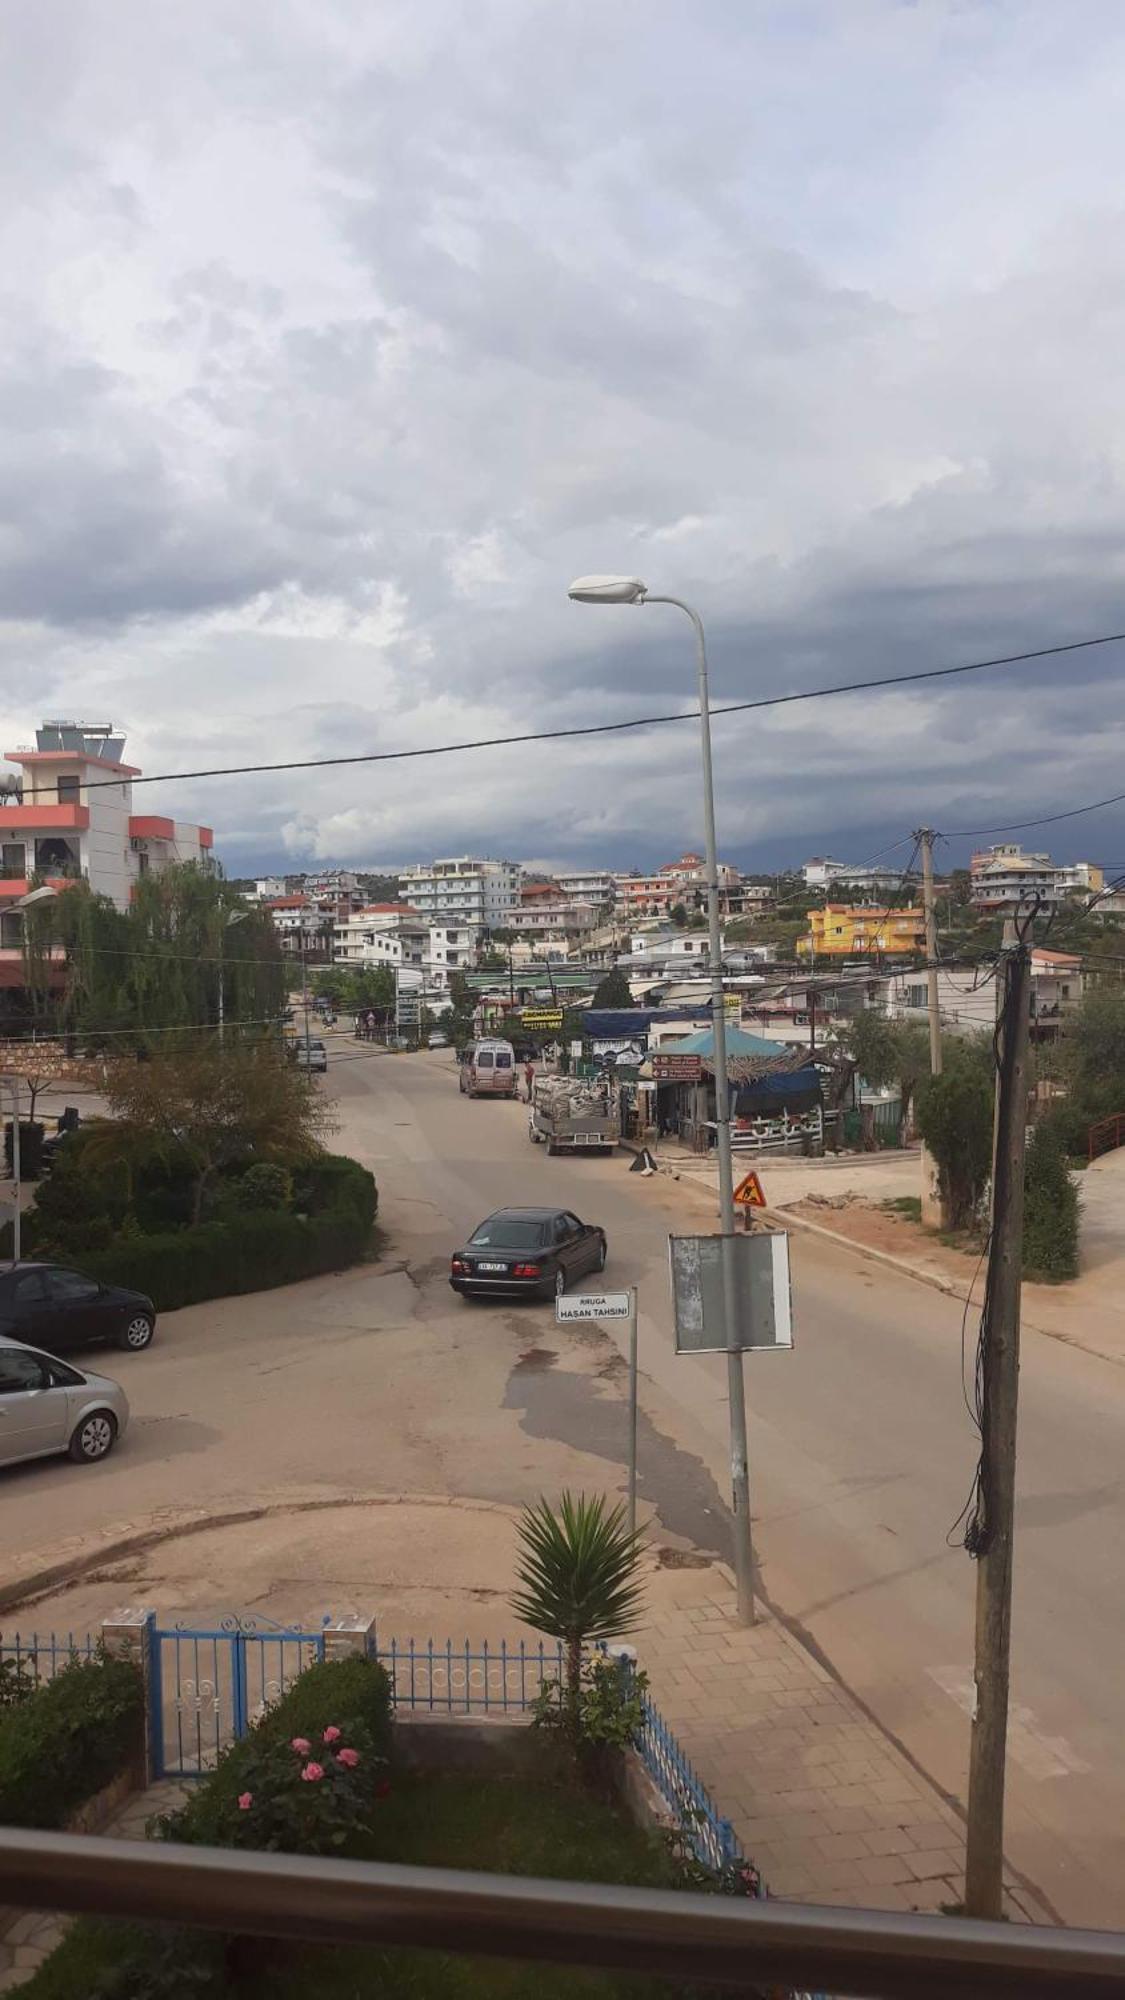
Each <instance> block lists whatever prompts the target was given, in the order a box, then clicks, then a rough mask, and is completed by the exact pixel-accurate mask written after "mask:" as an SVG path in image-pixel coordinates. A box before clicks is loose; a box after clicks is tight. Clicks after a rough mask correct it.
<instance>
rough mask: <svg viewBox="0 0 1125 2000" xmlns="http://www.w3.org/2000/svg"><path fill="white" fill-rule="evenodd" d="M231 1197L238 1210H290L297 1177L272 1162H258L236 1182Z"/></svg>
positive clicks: (229, 1194) (286, 1168) (230, 1193)
mask: <svg viewBox="0 0 1125 2000" xmlns="http://www.w3.org/2000/svg"><path fill="white" fill-rule="evenodd" d="M228 1198H229V1200H230V1203H231V1206H232V1207H234V1208H236V1209H249V1210H254V1209H274V1210H277V1209H287V1208H290V1207H291V1206H292V1202H293V1176H292V1174H291V1173H290V1171H289V1169H288V1167H279V1166H275V1165H274V1163H273V1161H271V1160H256V1161H255V1162H254V1165H253V1166H252V1167H247V1169H246V1172H245V1173H244V1174H240V1176H239V1178H238V1179H237V1180H236V1181H232V1182H231V1184H230V1188H229V1193H228Z"/></svg>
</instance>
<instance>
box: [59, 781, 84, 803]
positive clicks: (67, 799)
mask: <svg viewBox="0 0 1125 2000" xmlns="http://www.w3.org/2000/svg"><path fill="white" fill-rule="evenodd" d="M81 792H82V780H81V778H73V777H71V778H60V779H59V781H58V799H59V804H60V806H76V805H77V804H78V801H79V798H80V796H81Z"/></svg>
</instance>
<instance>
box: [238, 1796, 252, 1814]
mask: <svg viewBox="0 0 1125 2000" xmlns="http://www.w3.org/2000/svg"><path fill="white" fill-rule="evenodd" d="M253 1803H254V1794H253V1792H239V1794H238V1810H239V1812H249V1810H250V1808H251V1806H252V1805H253Z"/></svg>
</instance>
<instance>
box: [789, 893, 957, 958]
mask: <svg viewBox="0 0 1125 2000" xmlns="http://www.w3.org/2000/svg"><path fill="white" fill-rule="evenodd" d="M808 922H809V935H808V937H807V938H798V939H797V951H798V954H799V955H800V956H802V957H816V958H889V957H893V956H895V955H901V956H903V957H905V956H906V955H907V954H908V953H911V952H920V951H924V949H925V942H926V925H925V918H924V917H923V914H922V911H921V910H920V909H914V908H912V909H908V910H888V909H886V908H880V906H879V905H878V904H877V903H859V904H854V903H825V905H824V907H823V908H822V909H819V910H810V911H809V918H808Z"/></svg>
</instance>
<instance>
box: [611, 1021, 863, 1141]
mask: <svg viewBox="0 0 1125 2000" xmlns="http://www.w3.org/2000/svg"><path fill="white" fill-rule="evenodd" d="M726 1041H727V1077H728V1080H729V1082H730V1086H731V1092H732V1107H731V1114H732V1118H731V1143H732V1144H733V1145H734V1146H735V1147H738V1148H740V1149H742V1150H743V1151H750V1152H775V1151H782V1152H793V1151H813V1150H816V1151H819V1150H820V1148H821V1146H822V1145H823V1142H824V1116H823V1093H822V1090H821V1080H820V1074H819V1072H818V1070H817V1069H816V1068H815V1067H814V1066H813V1065H812V1064H811V1063H810V1062H809V1058H808V1055H807V1053H806V1052H805V1051H803V1050H800V1049H788V1048H779V1047H778V1044H777V1043H776V1042H769V1041H766V1040H765V1039H764V1037H762V1036H760V1035H749V1034H747V1033H746V1032H745V1031H744V1030H743V1029H741V1028H736V1027H734V1026H731V1027H728V1029H727V1035H726ZM638 1083H639V1086H640V1087H641V1089H643V1090H646V1091H648V1090H650V1091H651V1092H652V1104H651V1114H650V1122H651V1124H652V1125H653V1126H654V1127H655V1129H656V1131H657V1133H658V1134H659V1135H661V1136H663V1135H666V1134H672V1133H674V1134H676V1135H678V1137H679V1138H681V1139H682V1140H683V1141H684V1143H685V1145H689V1146H694V1147H695V1149H696V1151H698V1152H701V1153H702V1152H706V1151H707V1150H708V1148H709V1147H710V1146H713V1145H714V1143H715V1133H716V1127H715V1040H714V1032H713V1030H712V1029H711V1028H705V1029H701V1030H700V1032H699V1033H698V1034H694V1035H687V1036H684V1037H682V1038H677V1039H676V1040H675V1041H668V1042H663V1043H662V1044H661V1046H660V1049H659V1050H658V1051H655V1052H654V1053H653V1054H652V1055H651V1056H650V1057H649V1058H648V1060H647V1062H646V1063H645V1064H644V1065H643V1067H642V1069H641V1072H640V1077H639V1079H638Z"/></svg>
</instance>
